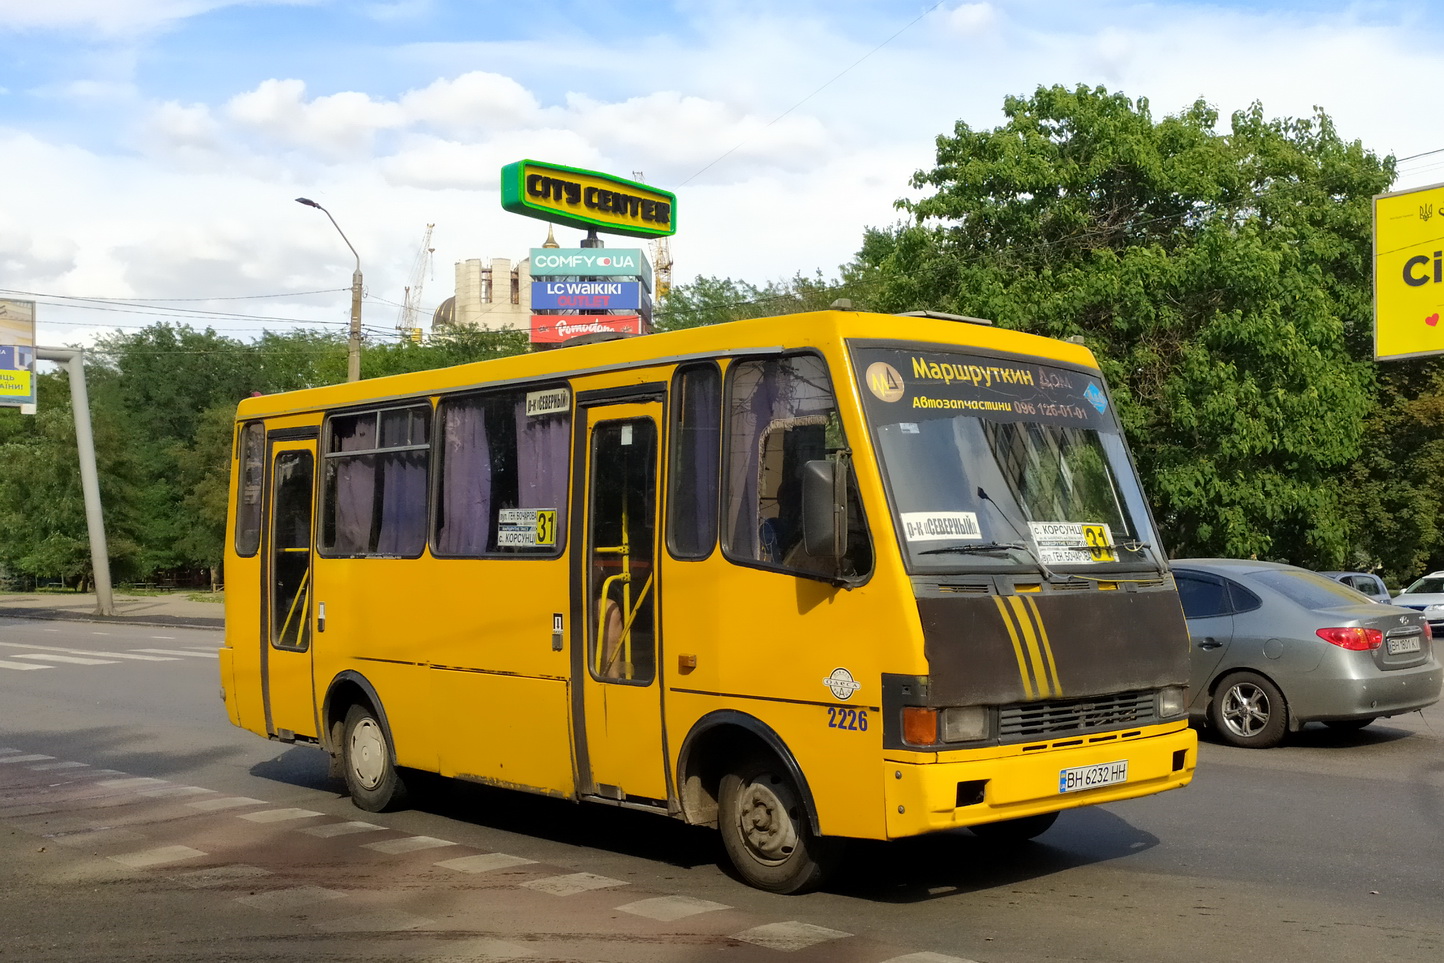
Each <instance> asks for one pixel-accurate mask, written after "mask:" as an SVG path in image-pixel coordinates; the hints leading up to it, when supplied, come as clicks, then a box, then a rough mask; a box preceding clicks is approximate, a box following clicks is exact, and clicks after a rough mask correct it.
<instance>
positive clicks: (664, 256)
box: [632, 171, 672, 301]
mask: <svg viewBox="0 0 1444 963" xmlns="http://www.w3.org/2000/svg"><path fill="white" fill-rule="evenodd" d="M646 176H647V175H645V174H643V173H642V172H641V171H632V180H634V181H637V182H638V183H642V182H643V181H644V178H645V177H646ZM647 247H648V252H647V253H648V254H650V255H651V258H652V272H653V273H652V277H653V284H652V288H653V290H652V294H653V296H654V297H655V298H656V299H657V300H658V301H660V300H662V299H663V298H665V297H666V296H667V292H669V291H671V290H672V248H671V245H669V244H668V243H667V239H666V238H665V237H654V238H652V240H651V241H650V242H648V244H647Z"/></svg>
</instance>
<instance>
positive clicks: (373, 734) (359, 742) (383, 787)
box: [341, 705, 407, 813]
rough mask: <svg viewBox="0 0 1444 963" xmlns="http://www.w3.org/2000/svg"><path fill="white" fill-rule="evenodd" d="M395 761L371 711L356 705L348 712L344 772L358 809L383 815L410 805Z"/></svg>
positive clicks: (343, 744)
mask: <svg viewBox="0 0 1444 963" xmlns="http://www.w3.org/2000/svg"><path fill="white" fill-rule="evenodd" d="M393 757H394V754H393V753H392V751H391V741H390V739H389V738H388V736H387V734H386V730H385V728H383V727H382V725H381V722H380V720H378V719H377V718H376V714H375V713H374V712H373V711H372V710H371V708H370V707H369V706H364V705H354V706H352V707H351V708H350V709H349V710H347V712H346V728H345V732H344V734H343V735H342V737H341V769H342V772H343V774H344V775H345V777H346V789H347V791H348V792H350V793H351V801H352V802H353V803H355V804H356V807H357V808H358V809H364V810H365V811H366V812H368V813H380V812H386V811H387V810H390V809H398V808H400V807H401V806H403V805H405V804H406V797H407V793H406V783H405V782H403V781H402V779H401V774H400V773H399V772H397V770H396V764H395V762H393Z"/></svg>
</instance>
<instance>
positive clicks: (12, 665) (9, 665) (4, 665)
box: [0, 661, 55, 672]
mask: <svg viewBox="0 0 1444 963" xmlns="http://www.w3.org/2000/svg"><path fill="white" fill-rule="evenodd" d="M53 668H55V666H53V665H26V664H25V663H24V662H3V661H0V669H19V670H20V671H22V672H23V671H25V670H26V669H53Z"/></svg>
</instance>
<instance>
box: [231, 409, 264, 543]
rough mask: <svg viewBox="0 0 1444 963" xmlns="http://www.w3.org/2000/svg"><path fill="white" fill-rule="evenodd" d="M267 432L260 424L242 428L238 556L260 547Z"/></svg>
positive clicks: (237, 535)
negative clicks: (262, 486)
mask: <svg viewBox="0 0 1444 963" xmlns="http://www.w3.org/2000/svg"><path fill="white" fill-rule="evenodd" d="M265 445H266V433H265V428H264V427H262V425H261V423H260V422H259V421H253V422H251V423H250V424H248V425H246V426H245V427H244V428H242V429H241V467H240V473H241V477H240V479H239V481H238V482H237V484H236V554H237V555H242V556H248V555H254V554H256V552H257V551H258V550H259V549H260V547H261V485H262V483H263V479H264V476H265V470H266V457H265Z"/></svg>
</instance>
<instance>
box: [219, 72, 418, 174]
mask: <svg viewBox="0 0 1444 963" xmlns="http://www.w3.org/2000/svg"><path fill="white" fill-rule="evenodd" d="M305 94H306V84H305V82H304V81H301V80H267V81H264V82H262V83H261V85H260V86H258V87H257V88H256V89H255V90H252V91H249V92H247V93H244V94H239V95H237V96H235V97H232V98H231V100H230V102H229V103H227V104H226V113H227V114H228V116H229V117H230V118H231V119H232V120H235V121H236V122H238V123H240V124H243V125H245V126H247V127H250V128H251V129H253V130H255V131H257V132H258V133H260V134H262V135H264V136H266V137H270V138H272V139H274V140H276V141H278V142H280V143H282V144H286V145H289V146H301V147H307V148H310V149H312V150H314V151H316V152H317V153H319V154H321V155H322V156H325V157H329V158H332V159H334V160H343V159H346V158H351V159H355V160H360V159H362V156H361V155H367V154H369V153H370V150H371V143H372V140H373V138H374V137H375V135H376V133H377V132H378V131H380V130H385V129H388V128H393V127H397V126H399V125H400V124H401V123H402V121H403V117H404V115H403V113H402V111H401V110H400V108H398V107H397V105H396V104H394V103H388V102H385V101H376V100H372V99H371V98H370V97H369V96H367V95H366V94H363V93H358V92H356V91H343V92H342V93H338V94H330V95H327V96H323V97H317V98H315V99H313V100H309V101H308V100H306V99H305Z"/></svg>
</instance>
